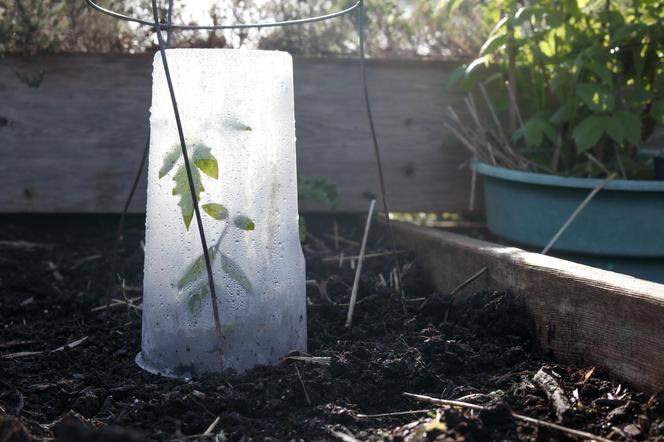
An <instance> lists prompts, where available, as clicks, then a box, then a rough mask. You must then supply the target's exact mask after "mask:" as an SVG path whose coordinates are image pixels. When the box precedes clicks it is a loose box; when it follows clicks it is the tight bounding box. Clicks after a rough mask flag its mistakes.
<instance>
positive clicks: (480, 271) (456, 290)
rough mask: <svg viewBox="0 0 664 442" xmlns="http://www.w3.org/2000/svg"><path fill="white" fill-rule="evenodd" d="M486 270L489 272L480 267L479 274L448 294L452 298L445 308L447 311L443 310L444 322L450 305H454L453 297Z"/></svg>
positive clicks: (485, 268)
mask: <svg viewBox="0 0 664 442" xmlns="http://www.w3.org/2000/svg"><path fill="white" fill-rule="evenodd" d="M487 270H489V269H488V268H487V267H482V268H481V269H480V270H479V272H477V273H475V274H474V275H473V276H471V277H470V278H468V279H466V280H465V281H464V282H462V283H461V284H459V285H458V286H456V287H454V290H452V291H451V292H450V296H451V297H452V299H451V301H450V304H449V305H448V306H447V309H446V310H445V317H444V318H443V320H444V321H447V316H448V315H449V313H450V307H452V304H453V303H454V295H456V294H457V293H459V292H460V291H461V290H463V289H464V288H465V287H466V286H467V285H468V284H470V283H471V282H473V281H475V280H476V279H477V278H479V277H480V276H482V275H483V274H484V273H485V272H486V271H487Z"/></svg>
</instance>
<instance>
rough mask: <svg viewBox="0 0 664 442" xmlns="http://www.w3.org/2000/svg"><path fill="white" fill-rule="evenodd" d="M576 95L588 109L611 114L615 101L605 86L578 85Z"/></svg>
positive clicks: (592, 84)
mask: <svg viewBox="0 0 664 442" xmlns="http://www.w3.org/2000/svg"><path fill="white" fill-rule="evenodd" d="M576 94H577V95H578V96H579V98H580V99H581V101H583V103H584V104H585V105H586V106H588V109H590V110H593V111H598V112H611V111H612V110H613V106H614V103H615V99H614V97H613V95H612V94H611V92H610V91H609V90H608V89H607V88H606V87H604V86H600V85H598V84H594V83H580V84H577V85H576Z"/></svg>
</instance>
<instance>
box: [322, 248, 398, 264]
mask: <svg viewBox="0 0 664 442" xmlns="http://www.w3.org/2000/svg"><path fill="white" fill-rule="evenodd" d="M401 253H406V252H405V251H404V250H397V254H401ZM391 255H392V251H391V250H390V251H386V252H375V253H365V255H364V259H369V258H380V257H382V256H391ZM359 259H360V255H350V256H344V255H343V254H341V255H337V256H330V257H328V258H323V262H343V261H356V260H359Z"/></svg>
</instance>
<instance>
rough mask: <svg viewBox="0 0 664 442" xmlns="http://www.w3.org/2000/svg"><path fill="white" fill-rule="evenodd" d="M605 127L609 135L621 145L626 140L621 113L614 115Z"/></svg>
mask: <svg viewBox="0 0 664 442" xmlns="http://www.w3.org/2000/svg"><path fill="white" fill-rule="evenodd" d="M605 129H606V133H607V134H608V135H609V137H611V139H612V140H613V141H615V142H616V143H618V144H619V145H620V144H622V143H623V141H625V126H624V125H623V122H622V119H621V118H620V116H619V115H613V116H612V117H611V124H608V125H607V126H606V127H605Z"/></svg>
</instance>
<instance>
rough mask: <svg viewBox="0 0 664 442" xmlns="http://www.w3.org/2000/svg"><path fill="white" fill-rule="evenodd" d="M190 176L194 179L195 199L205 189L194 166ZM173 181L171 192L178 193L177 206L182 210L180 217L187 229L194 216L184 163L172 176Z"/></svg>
mask: <svg viewBox="0 0 664 442" xmlns="http://www.w3.org/2000/svg"><path fill="white" fill-rule="evenodd" d="M191 177H192V179H193V181H194V191H195V193H196V199H199V198H200V195H201V192H203V191H204V190H205V189H204V188H203V184H202V183H201V175H200V174H199V173H198V171H197V170H196V169H194V168H192V169H191ZM173 181H175V187H173V191H172V194H173V195H179V196H180V201H179V202H178V206H180V210H181V212H182V219H183V220H184V225H185V227H186V228H187V230H189V224H191V219H192V218H193V216H194V201H193V199H192V198H191V191H190V190H189V180H188V179H187V169H186V168H185V166H184V164H183V165H181V166H180V167H179V168H178V170H177V172H175V176H173Z"/></svg>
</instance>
